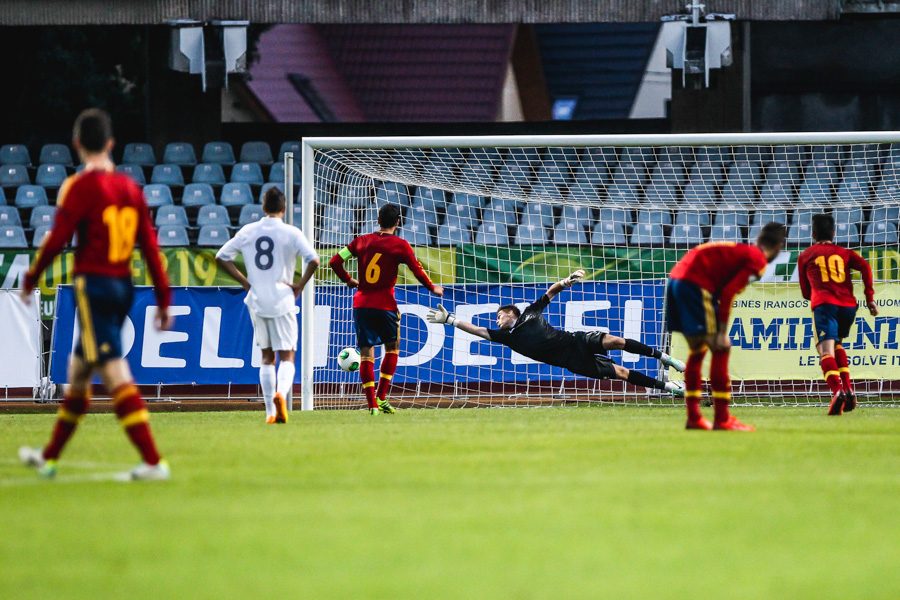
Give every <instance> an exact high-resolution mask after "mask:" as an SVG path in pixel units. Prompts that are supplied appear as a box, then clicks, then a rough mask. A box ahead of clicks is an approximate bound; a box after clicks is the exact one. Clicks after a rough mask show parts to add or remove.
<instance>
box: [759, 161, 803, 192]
mask: <svg viewBox="0 0 900 600" xmlns="http://www.w3.org/2000/svg"><path fill="white" fill-rule="evenodd" d="M800 173H801V171H800V163H798V162H793V161H789V160H779V161H777V162H774V163H772V164H771V165H770V166H769V170H768V171H766V183H780V184H781V185H783V186H785V187H787V186H791V187H795V186H796V185H797V184H798V183H799V182H800Z"/></svg>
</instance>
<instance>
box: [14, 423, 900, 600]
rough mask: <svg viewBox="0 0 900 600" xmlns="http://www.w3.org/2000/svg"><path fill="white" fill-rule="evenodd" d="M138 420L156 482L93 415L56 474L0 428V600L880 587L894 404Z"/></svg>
mask: <svg viewBox="0 0 900 600" xmlns="http://www.w3.org/2000/svg"><path fill="white" fill-rule="evenodd" d="M735 412H736V413H737V414H738V415H739V416H740V417H741V418H742V419H743V420H745V421H747V422H751V423H754V424H756V425H757V427H758V428H759V431H758V432H756V433H753V434H741V433H719V432H686V431H683V430H682V429H681V427H682V426H683V413H682V410H676V409H668V408H652V409H648V408H634V407H602V408H552V409H546V408H545V409H492V410H406V411H401V412H399V413H398V414H397V415H395V416H393V417H390V416H382V417H380V418H377V419H374V418H371V417H369V416H368V415H366V414H365V413H363V412H362V411H352V412H350V411H340V412H339V411H333V412H324V411H323V412H315V413H311V414H300V413H294V418H293V419H292V420H291V422H290V423H289V424H288V425H287V426H278V427H276V426H265V425H264V424H263V422H262V421H263V416H262V412H254V413H249V412H230V413H186V414H172V413H169V414H157V415H154V417H153V426H154V427H155V430H156V435H157V439H158V441H159V444H160V448H161V450H162V451H163V453H164V454H166V455H167V457H168V458H169V460H170V463H171V465H172V469H173V475H174V477H173V480H172V481H170V482H167V483H143V484H133V483H132V484H125V483H116V482H113V481H107V480H104V479H103V478H104V477H106V475H107V474H108V473H110V472H114V471H117V470H120V469H124V468H127V467H128V466H130V464H131V463H132V462H133V461H134V459H135V457H136V455H135V453H134V452H133V450H132V449H131V448H130V447H129V446H128V444H127V442H126V440H125V438H124V436H123V435H122V434H121V433H120V431H119V430H118V427H117V425H116V424H115V421H114V419H113V417H112V416H111V415H109V414H101V415H92V416H90V417H89V418H88V419H87V420H86V421H85V422H84V424H83V425H82V427H81V430H80V431H79V432H78V435H77V436H76V437H75V439H74V440H73V442H72V444H71V445H70V447H69V448H68V451H67V453H66V454H65V455H64V456H63V460H62V461H61V463H60V475H59V477H58V480H57V481H55V482H52V483H51V482H43V481H39V480H38V479H37V477H36V475H34V473H32V472H30V471H28V470H26V469H25V468H24V467H22V466H20V465H18V464H17V462H16V448H17V447H18V445H19V444H27V443H30V444H38V443H43V442H44V441H45V440H46V437H47V435H48V433H49V431H50V427H51V424H52V420H53V418H52V417H51V416H50V415H0V598H16V599H27V598H132V599H140V598H152V599H154V600H159V599H161V598H216V599H219V598H279V597H280V598H330V597H337V598H599V597H604V598H730V599H734V598H738V599H739V598H791V599H800V598H815V599H822V598H867V599H874V598H890V599H892V600H893V599H896V598H900V566H898V560H900V505H898V498H900V410H897V409H876V408H862V409H861V410H859V411H857V412H855V413H853V414H850V415H846V416H844V417H840V418H828V417H826V416H824V409H822V408H816V409H811V408H803V409H789V408H779V409H765V408H738V409H737V410H736V411H735Z"/></svg>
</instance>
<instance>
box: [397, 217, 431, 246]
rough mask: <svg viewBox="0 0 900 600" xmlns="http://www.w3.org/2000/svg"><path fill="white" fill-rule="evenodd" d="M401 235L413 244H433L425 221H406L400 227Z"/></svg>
mask: <svg viewBox="0 0 900 600" xmlns="http://www.w3.org/2000/svg"><path fill="white" fill-rule="evenodd" d="M399 234H400V237H402V238H403V239H404V240H406V241H407V242H409V243H410V245H411V246H429V245H431V234H430V233H428V227H427V226H426V225H425V224H424V223H414V222H413V223H411V222H409V221H406V222H405V223H403V225H402V226H401V227H400V229H399Z"/></svg>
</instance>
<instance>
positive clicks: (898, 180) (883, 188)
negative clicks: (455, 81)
mask: <svg viewBox="0 0 900 600" xmlns="http://www.w3.org/2000/svg"><path fill="white" fill-rule="evenodd" d="M4 168H5V167H4ZM0 183H2V173H0ZM898 198H900V173H898V172H891V173H889V172H887V171H886V170H884V171H882V175H881V181H880V182H878V187H876V188H875V203H876V204H885V203H894V202H897V199H898Z"/></svg>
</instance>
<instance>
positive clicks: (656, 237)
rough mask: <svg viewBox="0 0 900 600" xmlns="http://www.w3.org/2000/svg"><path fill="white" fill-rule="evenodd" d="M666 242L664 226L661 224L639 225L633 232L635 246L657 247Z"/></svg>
mask: <svg viewBox="0 0 900 600" xmlns="http://www.w3.org/2000/svg"><path fill="white" fill-rule="evenodd" d="M664 242H665V235H664V232H663V226H662V225H660V224H659V223H638V224H637V225H635V226H634V229H633V230H632V232H631V244H632V245H634V246H656V245H661V244H663V243H664Z"/></svg>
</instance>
